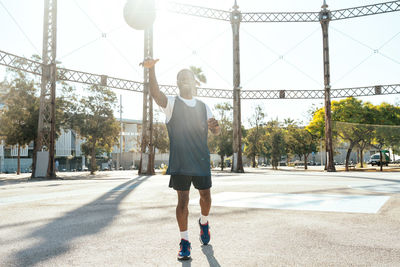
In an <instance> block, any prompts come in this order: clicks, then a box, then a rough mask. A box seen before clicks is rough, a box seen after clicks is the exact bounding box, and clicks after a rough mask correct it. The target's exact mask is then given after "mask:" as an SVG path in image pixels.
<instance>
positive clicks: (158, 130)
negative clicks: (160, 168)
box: [153, 123, 169, 155]
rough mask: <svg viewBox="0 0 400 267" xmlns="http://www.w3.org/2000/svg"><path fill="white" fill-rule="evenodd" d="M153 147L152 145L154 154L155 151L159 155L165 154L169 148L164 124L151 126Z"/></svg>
mask: <svg viewBox="0 0 400 267" xmlns="http://www.w3.org/2000/svg"><path fill="white" fill-rule="evenodd" d="M153 145H154V153H153V155H155V153H156V149H158V151H159V152H160V153H166V152H167V151H168V148H169V138H168V131H167V126H166V125H165V123H155V124H153Z"/></svg>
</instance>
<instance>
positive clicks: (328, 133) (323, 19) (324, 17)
mask: <svg viewBox="0 0 400 267" xmlns="http://www.w3.org/2000/svg"><path fill="white" fill-rule="evenodd" d="M327 7H328V5H327V4H326V2H325V1H324V4H323V6H322V10H321V12H320V23H321V26H322V37H323V55H324V86H325V148H326V156H327V164H326V170H327V171H329V172H334V171H335V164H334V161H333V142H332V117H331V115H332V114H331V85H330V82H331V78H330V66H329V35H328V29H329V21H330V20H331V12H330V11H329V10H328V9H327Z"/></svg>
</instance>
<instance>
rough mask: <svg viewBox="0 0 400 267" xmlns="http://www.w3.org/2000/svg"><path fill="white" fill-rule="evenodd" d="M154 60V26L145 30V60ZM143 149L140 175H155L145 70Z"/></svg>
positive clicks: (149, 98)
mask: <svg viewBox="0 0 400 267" xmlns="http://www.w3.org/2000/svg"><path fill="white" fill-rule="evenodd" d="M146 58H153V26H150V27H149V28H147V29H146V30H144V59H146ZM143 86H144V88H143V120H142V147H141V157H140V165H139V174H147V175H152V174H154V149H153V98H152V97H151V94H150V92H149V69H147V68H144V82H143Z"/></svg>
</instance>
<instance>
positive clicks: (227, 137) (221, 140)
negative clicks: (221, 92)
mask: <svg viewBox="0 0 400 267" xmlns="http://www.w3.org/2000/svg"><path fill="white" fill-rule="evenodd" d="M215 110H216V111H217V116H218V117H217V119H218V123H219V126H220V128H221V133H220V134H219V135H213V134H210V135H209V142H208V143H209V145H208V146H209V148H210V151H212V152H215V153H217V154H218V155H219V156H220V157H221V170H222V171H223V170H224V165H225V162H224V158H225V157H230V156H231V155H232V153H233V149H232V143H233V140H232V135H233V131H232V121H231V120H230V118H231V117H232V105H231V104H229V103H223V104H217V105H215Z"/></svg>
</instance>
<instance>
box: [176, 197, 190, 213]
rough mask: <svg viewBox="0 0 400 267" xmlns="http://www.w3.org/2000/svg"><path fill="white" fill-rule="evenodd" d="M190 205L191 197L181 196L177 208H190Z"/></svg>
mask: <svg viewBox="0 0 400 267" xmlns="http://www.w3.org/2000/svg"><path fill="white" fill-rule="evenodd" d="M188 205H189V198H188V197H187V198H180V199H178V205H177V207H176V208H177V209H179V210H186V209H187V208H188Z"/></svg>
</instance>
